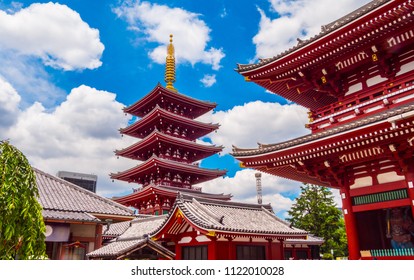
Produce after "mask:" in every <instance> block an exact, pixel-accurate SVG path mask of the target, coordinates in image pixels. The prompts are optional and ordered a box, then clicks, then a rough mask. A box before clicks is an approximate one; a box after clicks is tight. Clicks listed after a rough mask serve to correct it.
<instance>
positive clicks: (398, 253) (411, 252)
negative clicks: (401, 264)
mask: <svg viewBox="0 0 414 280" xmlns="http://www.w3.org/2000/svg"><path fill="white" fill-rule="evenodd" d="M361 258H362V259H371V260H373V259H378V260H380V259H414V248H404V249H372V250H364V251H361Z"/></svg>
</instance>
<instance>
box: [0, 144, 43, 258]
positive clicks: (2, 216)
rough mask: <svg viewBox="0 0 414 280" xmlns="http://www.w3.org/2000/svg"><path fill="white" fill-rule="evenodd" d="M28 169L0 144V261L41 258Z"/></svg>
mask: <svg viewBox="0 0 414 280" xmlns="http://www.w3.org/2000/svg"><path fill="white" fill-rule="evenodd" d="M38 197H39V192H38V189H37V185H36V178H35V174H34V172H33V169H32V167H31V166H30V164H29V162H28V160H27V159H26V157H25V156H24V155H23V153H21V152H20V151H19V150H18V149H17V148H15V147H14V146H12V145H10V144H9V143H8V142H7V141H0V259H39V258H45V257H46V254H45V247H46V245H45V234H44V233H45V224H44V221H43V217H42V207H41V205H40V204H39V202H38V200H37V198H38Z"/></svg>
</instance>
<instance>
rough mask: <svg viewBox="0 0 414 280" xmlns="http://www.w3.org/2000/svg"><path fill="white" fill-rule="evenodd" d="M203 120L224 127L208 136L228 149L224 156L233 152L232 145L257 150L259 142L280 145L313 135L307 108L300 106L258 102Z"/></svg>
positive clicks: (206, 117)
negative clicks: (309, 125)
mask: <svg viewBox="0 0 414 280" xmlns="http://www.w3.org/2000/svg"><path fill="white" fill-rule="evenodd" d="M200 120H203V121H206V122H213V123H219V124H220V128H219V129H218V130H217V132H214V133H211V134H209V135H208V137H210V138H211V140H212V142H213V143H214V144H216V145H223V146H225V148H224V150H223V153H228V152H230V151H231V145H235V146H237V147H240V148H255V147H257V143H258V142H259V143H263V144H270V143H278V142H282V141H287V140H289V139H292V138H295V137H299V136H303V135H305V134H308V133H309V130H307V129H306V128H305V124H306V123H307V115H306V109H305V108H303V107H300V106H299V105H296V104H288V105H281V104H279V103H270V102H268V103H266V102H262V101H254V102H250V103H246V104H244V105H243V106H235V107H233V108H232V109H230V110H228V111H217V112H214V113H212V114H209V115H205V116H203V117H201V118H200Z"/></svg>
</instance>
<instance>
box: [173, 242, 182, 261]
mask: <svg viewBox="0 0 414 280" xmlns="http://www.w3.org/2000/svg"><path fill="white" fill-rule="evenodd" d="M174 241H175V244H176V245H175V259H176V260H181V259H182V254H181V251H182V247H181V245H179V244H178V239H176V240H174Z"/></svg>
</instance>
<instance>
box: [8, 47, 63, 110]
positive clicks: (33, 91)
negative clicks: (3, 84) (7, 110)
mask: <svg viewBox="0 0 414 280" xmlns="http://www.w3.org/2000/svg"><path fill="white" fill-rule="evenodd" d="M0 61H1V63H0V75H2V76H3V77H4V79H5V80H7V81H8V83H10V84H11V85H13V87H14V88H15V89H16V91H17V92H19V94H20V96H21V99H22V103H21V104H20V106H21V107H25V108H26V107H28V106H30V105H32V104H33V103H34V102H35V101H38V102H40V103H42V105H43V106H45V107H47V108H49V107H52V106H54V105H55V104H56V103H58V102H61V101H63V100H64V98H65V96H66V92H65V91H64V90H62V89H60V88H58V87H57V86H56V85H55V84H53V82H52V79H51V77H50V74H48V73H47V72H46V70H45V67H44V66H43V65H42V64H41V63H39V62H38V61H37V60H36V59H34V58H32V57H28V56H25V55H21V54H20V55H19V54H18V53H16V52H14V51H10V50H9V51H5V50H3V51H2V50H0Z"/></svg>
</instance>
